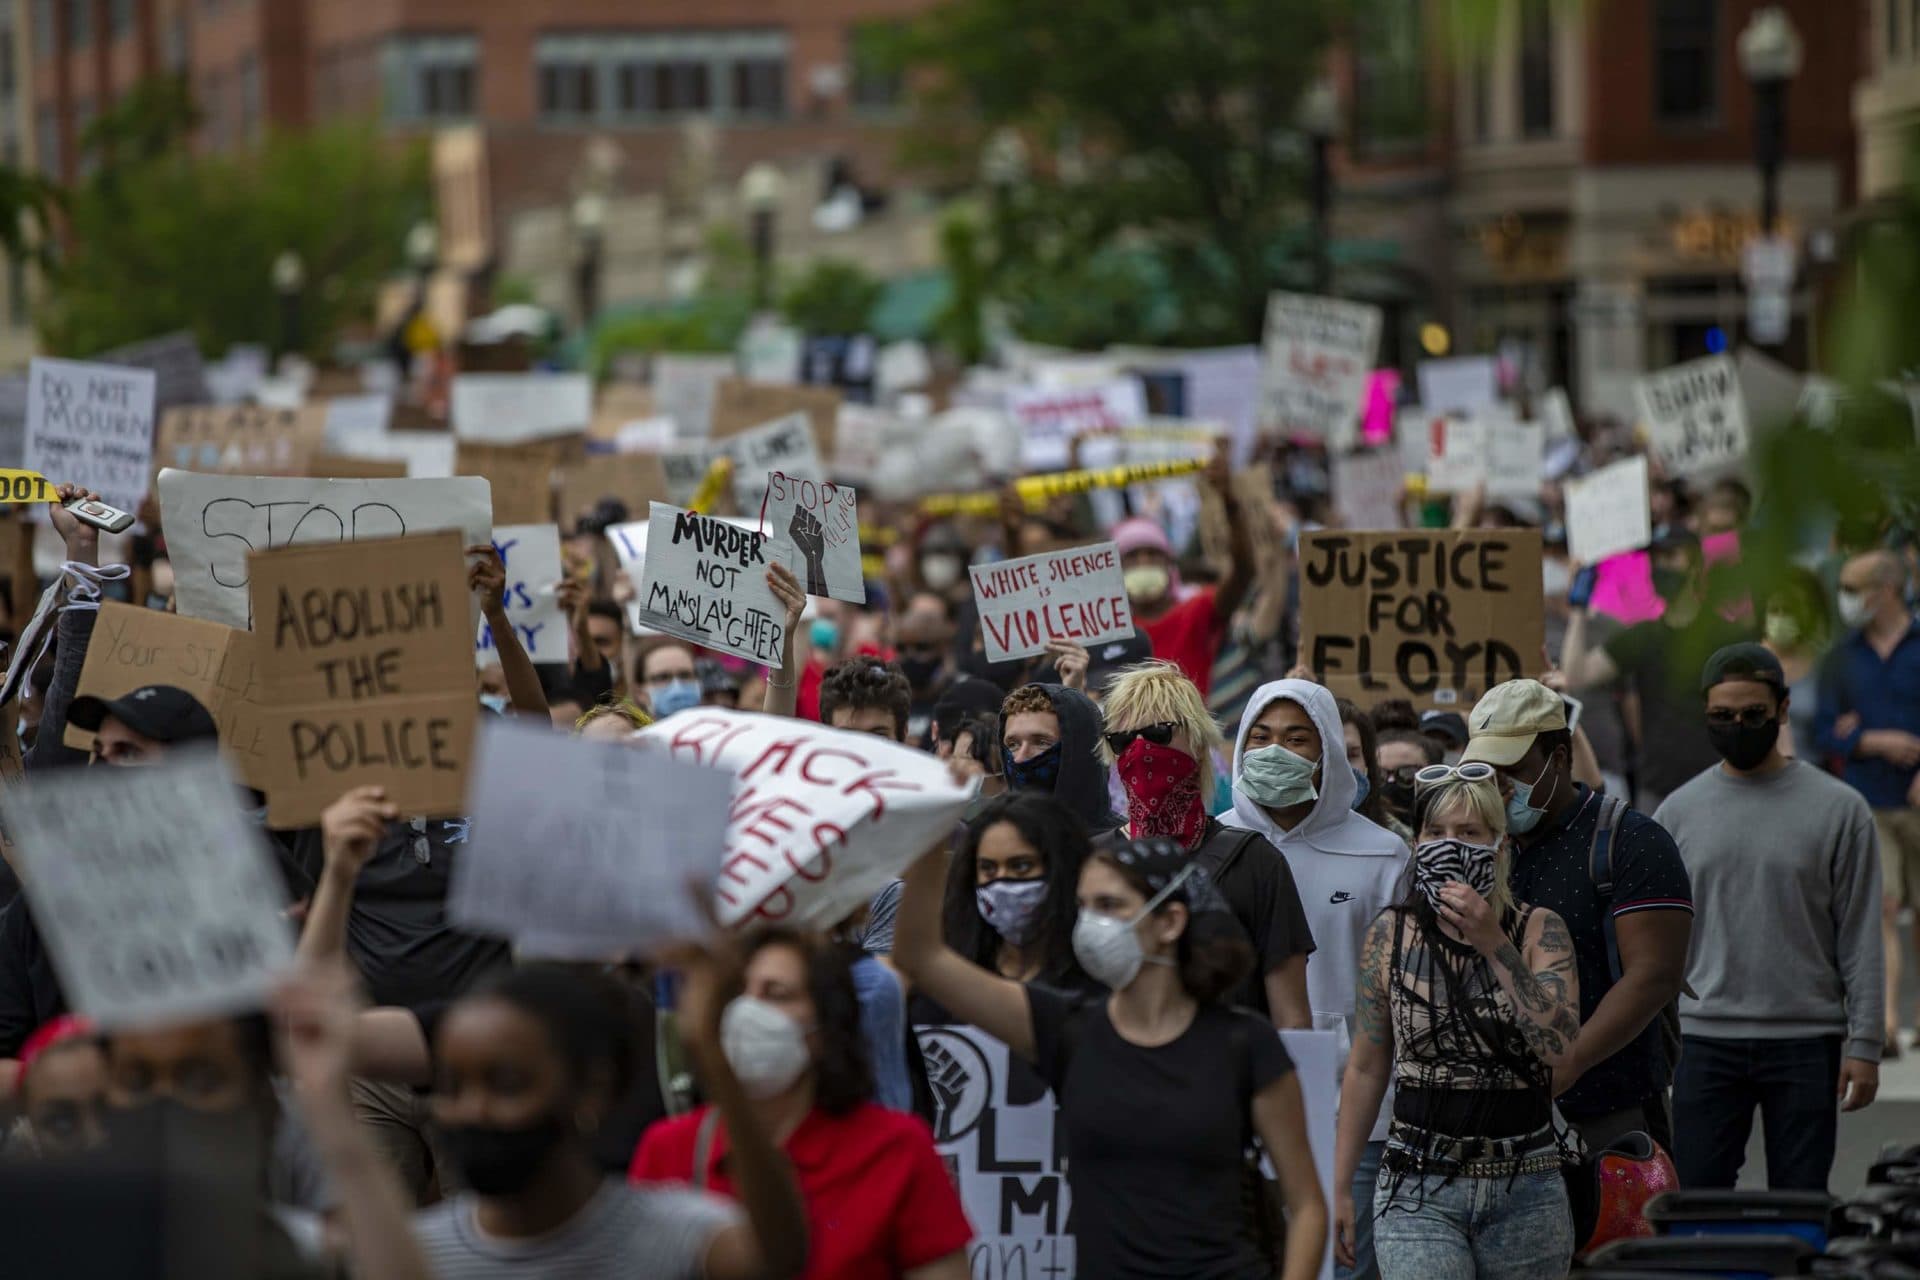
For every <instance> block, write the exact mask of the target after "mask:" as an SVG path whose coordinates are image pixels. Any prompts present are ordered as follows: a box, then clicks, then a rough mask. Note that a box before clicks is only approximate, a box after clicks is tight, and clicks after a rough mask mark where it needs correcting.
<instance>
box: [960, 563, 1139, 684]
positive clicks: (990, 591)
mask: <svg viewBox="0 0 1920 1280" xmlns="http://www.w3.org/2000/svg"><path fill="white" fill-rule="evenodd" d="M971 572H972V574H973V601H974V606H975V607H976V608H977V609H978V610H979V611H980V629H981V635H982V636H983V637H984V638H985V640H986V652H987V661H989V662H1011V661H1014V660H1016V659H1019V658H1031V657H1032V656H1033V655H1034V654H1036V653H1044V652H1046V648H1047V645H1048V644H1049V643H1050V642H1052V641H1054V640H1071V641H1073V642H1074V643H1075V644H1078V645H1083V646H1087V647H1091V646H1093V645H1096V644H1102V643H1104V642H1106V641H1108V640H1125V639H1128V638H1130V637H1131V636H1132V635H1133V608H1132V606H1130V605H1129V604H1128V603H1127V589H1126V586H1125V584H1124V583H1123V582H1122V581H1121V577H1120V553H1119V551H1118V550H1116V549H1115V547H1114V545H1113V544H1112V543H1111V542H1096V543H1093V544H1091V545H1089V546H1084V547H1071V548H1068V549H1067V550H1065V551H1047V552H1043V553H1041V554H1040V555H1037V556H1023V557H1021V558H1020V559H1018V560H1002V561H1000V562H999V563H997V564H983V565H974V566H973V567H972V570H971Z"/></svg>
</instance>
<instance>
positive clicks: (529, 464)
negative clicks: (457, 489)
mask: <svg viewBox="0 0 1920 1280" xmlns="http://www.w3.org/2000/svg"><path fill="white" fill-rule="evenodd" d="M584 456H585V455H584V453H583V444H582V440H581V438H580V437H579V436H565V437H561V438H557V439H550V440H537V441H534V442H533V443H531V444H476V443H474V442H473V441H470V440H462V441H460V443H459V445H458V447H457V448H456V449H455V450H454V455H453V469H454V472H455V474H457V475H463V476H484V477H485V478H486V481H487V484H488V486H489V487H490V488H491V490H492V492H493V518H494V520H495V521H496V522H498V523H500V524H545V523H546V522H547V521H549V520H551V519H553V474H554V472H555V471H557V470H558V469H560V468H561V467H565V466H570V465H572V464H574V463H577V462H579V461H581V460H582V458H583V457H584Z"/></svg>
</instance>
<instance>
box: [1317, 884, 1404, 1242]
mask: <svg viewBox="0 0 1920 1280" xmlns="http://www.w3.org/2000/svg"><path fill="white" fill-rule="evenodd" d="M1401 927H1402V926H1401V917H1400V915H1399V914H1398V913H1397V912H1393V911H1383V912H1381V913H1380V914H1379V915H1378V916H1376V917H1374V921H1373V923H1372V924H1371V925H1369V926H1368V928H1367V936H1366V938H1365V940H1364V941H1362V942H1361V944H1360V981H1359V992H1358V995H1357V996H1356V997H1355V999H1354V1008H1353V1023H1354V1025H1353V1049H1352V1051H1351V1052H1350V1053H1349V1054H1348V1055H1347V1074H1346V1079H1345V1080H1344V1081H1342V1083H1341V1085H1340V1122H1339V1128H1338V1130H1337V1136H1336V1140H1335V1142H1334V1162H1333V1187H1334V1232H1335V1238H1334V1257H1336V1258H1337V1259H1339V1260H1340V1263H1341V1265H1342V1266H1352V1265H1353V1228H1354V1223H1353V1214H1354V1209H1353V1171H1354V1170H1355V1169H1357V1168H1358V1167H1359V1166H1360V1156H1361V1153H1362V1152H1364V1151H1365V1149H1366V1145H1367V1138H1368V1136H1369V1135H1370V1134H1372V1132H1373V1122H1374V1120H1375V1118H1376V1117H1378V1116H1379V1114H1380V1100H1381V1099H1382V1098H1384V1097H1386V1093H1387V1079H1388V1076H1389V1075H1390V1074H1391V1073H1392V1071H1393V1009H1392V1006H1391V1000H1390V996H1389V993H1390V992H1391V991H1392V989H1393V982H1394V981H1395V977H1394V975H1393V973H1392V972H1391V968H1392V962H1393V931H1394V930H1395V929H1398V928H1401Z"/></svg>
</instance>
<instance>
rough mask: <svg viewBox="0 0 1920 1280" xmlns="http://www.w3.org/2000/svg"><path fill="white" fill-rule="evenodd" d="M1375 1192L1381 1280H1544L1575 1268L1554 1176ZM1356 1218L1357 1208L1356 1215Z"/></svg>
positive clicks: (1562, 1192) (1422, 1182) (1432, 1181)
mask: <svg viewBox="0 0 1920 1280" xmlns="http://www.w3.org/2000/svg"><path fill="white" fill-rule="evenodd" d="M1389 1177H1390V1175H1389V1174H1388V1173H1387V1172H1386V1171H1385V1170H1382V1171H1381V1173H1380V1181H1379V1185H1378V1188H1377V1189H1376V1191H1375V1192H1374V1202H1373V1207H1374V1220H1373V1252H1374V1256H1375V1257H1376V1258H1377V1259H1379V1262H1380V1274H1381V1276H1382V1277H1383V1280H1549V1278H1550V1277H1552V1278H1556V1280H1557V1277H1561V1276H1565V1275H1566V1274H1567V1267H1568V1265H1569V1264H1570V1263H1572V1261H1573V1215H1572V1214H1571V1213H1570V1212H1569V1211H1568V1209H1567V1184H1566V1181H1565V1179H1564V1178H1562V1177H1561V1175H1560V1172H1559V1170H1557V1169H1550V1170H1548V1171H1547V1172H1545V1173H1523V1174H1520V1175H1518V1176H1517V1177H1515V1178H1513V1179H1511V1180H1509V1179H1507V1178H1455V1179H1454V1180H1453V1181H1452V1182H1448V1183H1446V1185H1444V1186H1442V1185H1441V1184H1442V1182H1443V1181H1445V1180H1444V1179H1442V1178H1441V1177H1439V1176H1438V1175H1432V1174H1430V1175H1427V1176H1425V1177H1419V1176H1415V1175H1413V1174H1408V1175H1407V1176H1406V1177H1405V1178H1403V1179H1401V1182H1400V1186H1399V1189H1398V1190H1397V1191H1395V1192H1394V1193H1393V1194H1392V1196H1391V1198H1389V1195H1388V1187H1389V1182H1388V1178H1389ZM1355 1212H1356V1214H1357V1213H1358V1208H1357V1207H1356V1209H1355Z"/></svg>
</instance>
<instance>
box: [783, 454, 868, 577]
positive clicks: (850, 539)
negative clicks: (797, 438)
mask: <svg viewBox="0 0 1920 1280" xmlns="http://www.w3.org/2000/svg"><path fill="white" fill-rule="evenodd" d="M760 528H761V530H762V531H764V532H765V533H766V534H767V536H769V537H770V538H772V539H773V549H774V555H775V556H776V558H778V559H779V561H780V563H782V564H784V565H786V566H787V567H788V568H789V569H792V570H793V574H794V576H795V577H796V578H798V579H800V583H801V585H802V586H803V587H805V588H806V592H807V594H808V595H810V596H831V597H833V598H834V599H835V600H845V601H847V602H848V603H849V604H865V603H866V602H867V583H866V579H865V576H864V575H863V574H862V573H861V572H860V516H859V513H858V512H857V511H856V510H855V509H854V496H853V490H852V489H851V488H849V487H847V486H846V485H840V484H832V483H830V482H827V481H824V480H809V479H807V478H806V477H804V476H790V475H787V474H786V473H785V472H783V471H775V472H772V473H770V474H769V475H768V476H767V500H766V502H765V503H764V504H763V505H762V507H761V509H760Z"/></svg>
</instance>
